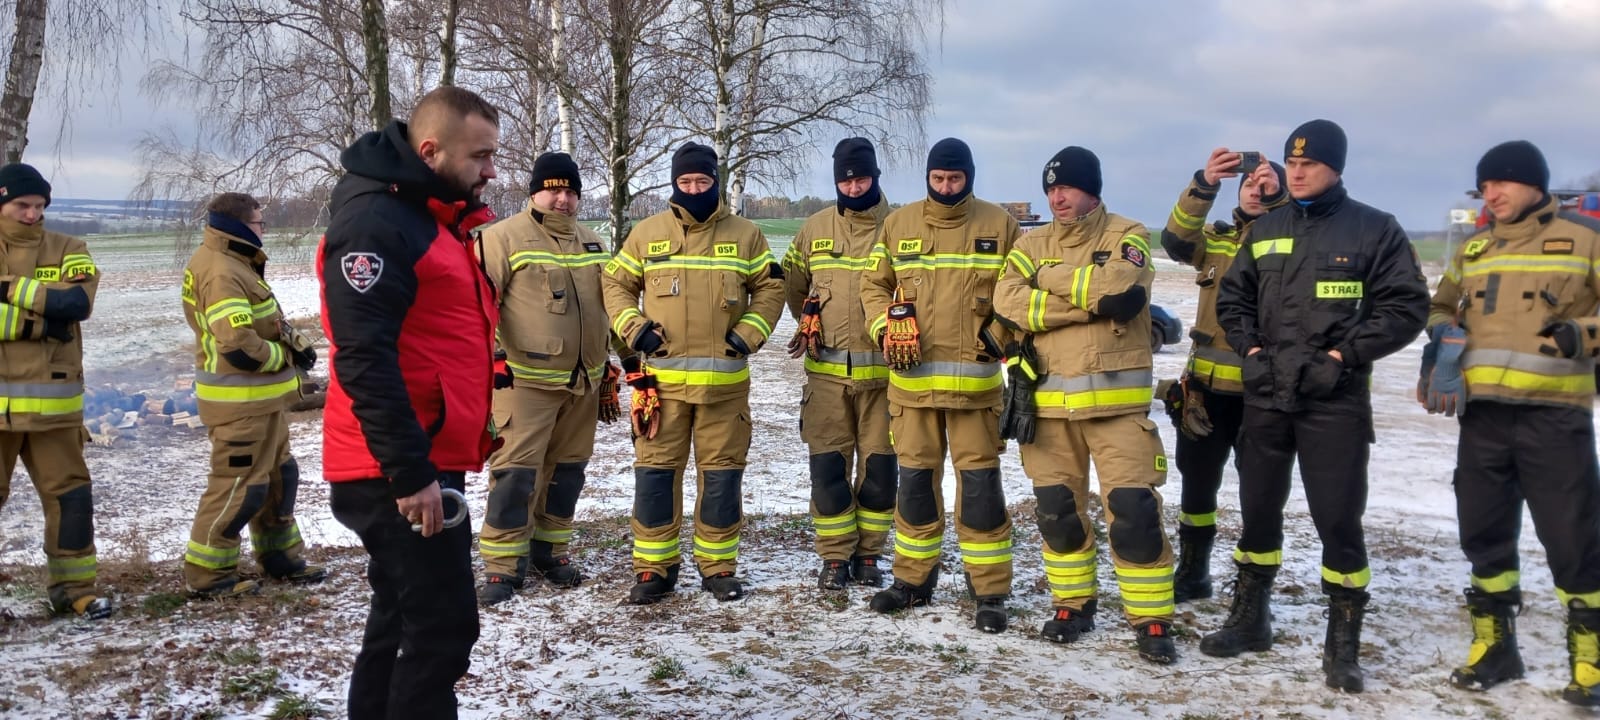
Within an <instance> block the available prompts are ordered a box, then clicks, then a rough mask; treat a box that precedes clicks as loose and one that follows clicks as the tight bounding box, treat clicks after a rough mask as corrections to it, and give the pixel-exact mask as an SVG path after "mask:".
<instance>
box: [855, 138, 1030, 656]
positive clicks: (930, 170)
mask: <svg viewBox="0 0 1600 720" xmlns="http://www.w3.org/2000/svg"><path fill="white" fill-rule="evenodd" d="M973 170H974V165H973V161H972V151H971V149H969V148H968V147H967V144H966V143H965V142H962V141H961V140H958V139H956V138H945V139H943V140H940V141H939V142H937V143H935V144H934V146H933V148H932V149H930V150H929V152H928V164H927V175H926V178H927V186H928V196H927V197H926V198H924V199H922V200H918V201H917V202H914V203H911V204H909V205H907V206H905V207H903V208H900V209H899V210H896V211H894V212H892V213H890V214H889V216H888V217H887V218H885V219H884V221H883V229H882V231H881V232H880V233H879V236H878V237H879V240H878V244H877V247H876V248H875V249H874V250H873V256H872V259H871V260H870V261H869V262H868V263H867V271H866V273H865V274H863V276H862V283H861V303H862V305H863V306H864V307H865V310H866V313H867V317H869V318H871V324H870V325H869V326H868V327H869V330H868V332H869V333H870V334H871V335H872V337H873V338H874V339H875V342H876V343H877V344H878V345H879V347H881V348H883V351H884V360H885V362H886V363H887V364H888V365H889V430H890V433H891V434H890V437H891V438H892V439H893V442H894V450H895V453H896V455H897V456H898V458H899V462H900V488H899V492H898V495H897V497H896V501H895V519H894V522H895V563H894V583H893V584H892V585H890V586H889V587H888V588H886V589H884V590H881V591H879V592H878V593H876V594H875V595H873V596H872V601H871V607H872V609H873V610H875V611H877V612H883V613H887V612H895V611H898V610H902V609H904V608H908V607H913V606H916V605H923V604H926V603H927V602H928V601H929V599H931V598H932V597H933V590H934V587H935V586H936V585H937V584H938V580H939V554H940V543H941V540H942V539H943V537H944V493H943V491H942V482H941V480H942V475H943V468H944V462H945V456H946V454H947V451H948V455H949V458H950V461H951V464H952V465H954V466H955V469H956V473H957V475H956V502H955V513H956V533H957V535H958V536H959V537H960V545H961V558H962V561H963V562H964V564H965V566H966V572H967V579H968V584H969V587H970V590H971V592H972V594H973V596H974V598H975V599H976V600H977V610H976V613H975V615H974V618H973V623H974V625H975V626H976V627H977V628H978V629H979V630H982V631H984V632H990V633H998V632H1003V631H1004V630H1005V628H1006V610H1005V599H1006V597H1007V596H1008V595H1009V594H1010V593H1011V518H1010V516H1009V514H1008V513H1007V511H1006V502H1005V493H1004V490H1003V489H1002V488H1001V485H1000V449H1001V447H1002V441H1001V440H1000V428H999V410H1000V390H1001V384H1002V383H1001V378H1000V375H1001V368H1000V360H1001V355H1002V353H1003V352H1004V349H1005V344H1006V342H1007V341H1008V340H1009V336H1010V333H1009V331H1007V330H1005V329H1004V328H1003V327H1001V326H999V325H997V324H995V323H994V322H993V321H994V287H995V281H996V280H998V279H999V277H1000V269H1001V267H1002V266H1003V264H1004V262H1005V257H1006V253H1008V252H1010V251H1011V245H1012V243H1014V242H1015V241H1016V239H1017V236H1018V235H1020V234H1021V229H1020V228H1019V227H1018V226H1017V221H1016V219H1014V218H1012V217H1011V215H1010V213H1007V212H1006V211H1005V210H1002V209H1001V208H1000V207H999V206H998V205H995V204H993V203H989V202H985V201H983V200H980V199H978V198H977V197H974V196H973V195H972V187H973V177H974V175H973Z"/></svg>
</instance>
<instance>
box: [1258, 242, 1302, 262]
mask: <svg viewBox="0 0 1600 720" xmlns="http://www.w3.org/2000/svg"><path fill="white" fill-rule="evenodd" d="M1293 253H1294V238H1292V237H1286V238H1272V239H1270V240H1257V241H1255V242H1253V243H1250V256H1251V257H1253V258H1255V259H1257V260H1260V259H1261V258H1262V257H1265V256H1267V255H1290V254H1293Z"/></svg>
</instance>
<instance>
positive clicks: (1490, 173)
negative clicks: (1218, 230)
mask: <svg viewBox="0 0 1600 720" xmlns="http://www.w3.org/2000/svg"><path fill="white" fill-rule="evenodd" d="M0 172H4V171H3V170H0ZM1485 180H1510V181H1511V182H1515V183H1522V184H1523V185H1531V186H1533V187H1536V188H1539V191H1540V192H1550V166H1549V165H1546V164H1545V162H1544V153H1542V152H1539V148H1537V147H1535V146H1534V144H1533V143H1531V142H1528V141H1527V140H1512V141H1510V142H1503V143H1500V144H1499V145H1496V146H1494V147H1492V148H1489V152H1486V153H1484V154H1483V159H1482V160H1479V161H1478V188H1479V189H1482V188H1483V181H1485Z"/></svg>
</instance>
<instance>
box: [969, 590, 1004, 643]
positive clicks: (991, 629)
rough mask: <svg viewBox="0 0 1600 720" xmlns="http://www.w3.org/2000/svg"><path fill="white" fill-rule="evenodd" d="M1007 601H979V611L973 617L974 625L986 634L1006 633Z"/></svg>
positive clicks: (996, 599) (995, 599)
mask: <svg viewBox="0 0 1600 720" xmlns="http://www.w3.org/2000/svg"><path fill="white" fill-rule="evenodd" d="M1007 619H1008V618H1007V617H1006V599H1005V598H993V597H992V598H984V599H982V600H979V601H978V610H977V612H975V613H973V615H972V625H973V627H976V628H978V629H979V630H982V631H984V632H986V633H991V634H998V633H1003V632H1005V631H1006V620H1007Z"/></svg>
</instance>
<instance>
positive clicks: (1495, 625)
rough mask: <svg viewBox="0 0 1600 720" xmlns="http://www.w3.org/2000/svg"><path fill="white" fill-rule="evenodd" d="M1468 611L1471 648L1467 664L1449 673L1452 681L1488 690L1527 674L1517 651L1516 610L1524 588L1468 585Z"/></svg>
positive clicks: (1456, 683)
mask: <svg viewBox="0 0 1600 720" xmlns="http://www.w3.org/2000/svg"><path fill="white" fill-rule="evenodd" d="M1466 594H1467V613H1468V614H1469V615H1471V617H1472V648H1471V649H1470V650H1468V651H1467V664H1466V665H1463V666H1461V667H1458V668H1456V669H1455V670H1454V671H1452V672H1451V673H1450V684H1451V685H1454V686H1456V687H1458V688H1461V689H1463V690H1488V689H1489V688H1492V687H1494V686H1496V685H1499V684H1500V683H1503V682H1505V681H1507V680H1516V679H1517V678H1520V677H1522V676H1523V675H1525V674H1527V668H1526V667H1524V666H1523V664H1522V654H1521V653H1520V652H1518V651H1517V620H1516V618H1517V610H1518V609H1519V606H1521V605H1522V592H1521V591H1520V590H1517V589H1512V590H1508V591H1506V592H1498V593H1489V592H1484V591H1482V590H1479V589H1477V588H1467V593H1466Z"/></svg>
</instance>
